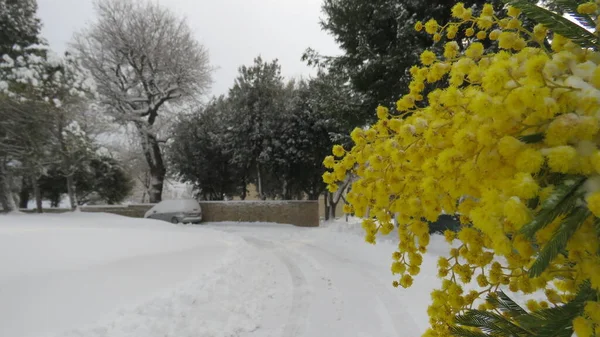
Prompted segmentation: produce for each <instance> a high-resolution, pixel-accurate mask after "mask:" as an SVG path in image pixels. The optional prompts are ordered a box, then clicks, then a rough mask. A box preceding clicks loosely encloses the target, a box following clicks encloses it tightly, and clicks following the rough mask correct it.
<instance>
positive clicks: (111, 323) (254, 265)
mask: <svg viewBox="0 0 600 337" xmlns="http://www.w3.org/2000/svg"><path fill="white" fill-rule="evenodd" d="M0 265H2V268H1V269H0V317H2V324H0V336H20V337H29V336H31V337H33V336H36V337H37V336H147V337H152V336H157V337H158V336H160V337H163V336H178V337H184V336H192V335H194V336H204V335H206V336H209V335H210V336H220V335H223V336H225V335H227V336H232V335H237V334H238V333H239V332H242V331H250V330H252V329H255V328H256V325H257V324H258V323H257V322H259V317H257V315H260V310H256V307H257V306H258V305H259V303H260V301H263V300H264V298H265V297H266V296H267V295H266V293H267V292H268V291H269V290H268V289H266V284H267V283H265V282H264V280H262V279H261V277H262V276H261V275H262V274H260V273H254V274H253V273H252V271H253V270H267V269H268V268H269V265H268V263H267V262H265V261H264V260H263V259H261V258H259V257H257V254H256V251H255V249H254V248H252V247H250V246H248V244H247V243H246V242H245V241H244V240H242V239H241V238H239V237H238V236H235V235H231V234H226V233H223V232H220V231H216V230H212V229H208V228H204V227H199V226H176V225H172V224H169V223H166V222H161V221H154V220H146V219H132V218H125V217H120V216H117V215H111V214H103V213H68V214H44V215H5V216H0Z"/></svg>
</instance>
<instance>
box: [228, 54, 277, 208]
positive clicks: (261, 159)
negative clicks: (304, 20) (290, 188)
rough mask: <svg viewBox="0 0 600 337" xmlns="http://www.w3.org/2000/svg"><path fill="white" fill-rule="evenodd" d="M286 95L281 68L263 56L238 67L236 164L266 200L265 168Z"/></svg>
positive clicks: (233, 96) (233, 135)
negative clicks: (272, 136) (250, 63)
mask: <svg viewBox="0 0 600 337" xmlns="http://www.w3.org/2000/svg"><path fill="white" fill-rule="evenodd" d="M283 92H284V84H283V77H282V76H281V66H280V65H279V63H278V62H277V60H274V61H272V62H265V61H263V60H262V58H261V57H257V58H256V59H255V60H254V64H253V65H252V66H249V67H247V66H242V67H240V68H239V76H238V77H237V78H236V80H235V83H234V85H233V87H232V88H231V89H230V90H229V101H230V104H231V114H230V116H229V117H230V119H229V121H228V125H229V126H230V127H231V130H230V132H228V140H229V141H230V142H231V146H232V148H233V163H234V164H235V165H239V166H240V167H242V169H243V171H244V172H245V177H247V179H248V180H247V181H246V182H248V183H250V182H252V183H254V184H255V185H256V186H257V188H258V193H259V196H260V197H261V198H262V199H264V198H266V194H265V191H264V190H263V184H264V183H265V179H264V178H265V177H264V176H263V175H264V174H265V172H264V171H265V168H264V165H265V164H266V163H268V162H269V158H268V156H267V155H268V151H267V143H268V140H269V138H270V137H271V135H272V134H273V132H275V131H276V127H275V125H274V123H277V122H278V120H277V118H276V117H277V115H278V114H280V113H281V111H282V100H281V98H282V97H283Z"/></svg>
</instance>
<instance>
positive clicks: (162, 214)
mask: <svg viewBox="0 0 600 337" xmlns="http://www.w3.org/2000/svg"><path fill="white" fill-rule="evenodd" d="M144 218H148V219H157V220H164V221H169V222H171V223H174V224H178V223H184V224H186V223H192V224H198V223H200V222H201V221H202V208H200V204H198V202H197V201H196V200H194V199H178V200H163V201H161V202H159V203H158V204H156V205H154V207H152V208H150V209H149V210H148V212H146V214H145V215H144Z"/></svg>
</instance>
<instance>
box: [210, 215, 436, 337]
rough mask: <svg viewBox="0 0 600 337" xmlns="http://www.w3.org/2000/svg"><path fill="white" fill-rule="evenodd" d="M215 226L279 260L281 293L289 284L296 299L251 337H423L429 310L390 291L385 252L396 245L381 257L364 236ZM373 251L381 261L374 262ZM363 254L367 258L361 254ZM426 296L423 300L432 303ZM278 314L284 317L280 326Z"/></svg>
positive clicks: (271, 311)
mask: <svg viewBox="0 0 600 337" xmlns="http://www.w3.org/2000/svg"><path fill="white" fill-rule="evenodd" d="M211 227H212V228H218V229H219V230H221V231H225V232H229V233H235V234H238V235H240V236H241V237H242V238H244V240H245V241H246V242H248V243H250V244H251V245H253V246H255V247H257V248H259V249H260V250H262V251H263V253H264V254H266V255H267V256H268V257H270V258H271V259H273V260H275V261H276V262H275V263H276V264H277V265H278V266H277V268H276V270H277V271H278V272H277V274H276V275H277V277H279V278H281V280H282V281H281V282H279V284H283V285H284V286H283V287H285V286H286V279H291V284H292V289H291V291H288V292H289V293H291V297H292V299H291V300H288V302H287V304H286V305H284V306H281V305H280V306H279V307H274V308H266V310H265V315H263V321H262V322H261V328H260V329H257V330H256V331H254V332H253V333H252V334H250V335H249V336H284V337H292V336H331V335H341V336H419V335H420V334H421V333H422V331H423V329H424V328H425V326H423V324H419V323H417V320H420V321H422V318H423V312H414V311H413V310H411V307H412V304H411V303H406V302H404V301H405V300H406V298H403V294H402V292H401V291H399V290H396V289H394V288H393V287H392V286H391V282H392V280H393V277H391V275H390V273H389V263H390V260H389V258H390V254H391V252H390V254H385V253H384V251H387V250H389V249H390V245H385V244H383V245H382V247H377V248H383V249H379V252H377V250H375V248H376V247H372V246H369V245H367V244H365V243H364V241H362V239H361V238H360V237H359V236H354V235H348V234H343V235H345V236H347V237H346V238H345V239H346V241H345V242H342V241H341V240H339V239H340V237H337V238H336V235H335V233H332V232H331V231H328V230H327V229H324V228H320V229H302V228H296V227H287V226H283V227H282V226H280V225H267V224H215V225H213V226H211ZM332 234H334V235H332ZM336 239H337V240H338V241H337V243H336ZM350 242H352V244H351V245H348V243H350ZM354 245H357V246H354ZM368 250H371V254H372V253H375V254H374V255H378V257H379V259H377V258H375V259H371V257H373V255H370V254H368ZM361 252H367V254H366V255H362V256H361ZM377 253H379V254H377ZM382 253H383V254H382ZM369 255H370V256H369ZM288 283H289V282H288ZM428 294H429V292H427V293H421V296H417V297H420V300H421V301H423V300H427V298H428ZM423 304H424V303H423ZM421 309H424V306H422V307H421ZM275 316H279V317H280V319H277V320H274V319H273V317H275Z"/></svg>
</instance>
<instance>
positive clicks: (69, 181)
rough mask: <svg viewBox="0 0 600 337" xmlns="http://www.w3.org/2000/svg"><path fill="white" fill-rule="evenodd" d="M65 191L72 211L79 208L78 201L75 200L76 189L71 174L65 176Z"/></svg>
mask: <svg viewBox="0 0 600 337" xmlns="http://www.w3.org/2000/svg"><path fill="white" fill-rule="evenodd" d="M67 192H68V193H69V202H70V203H71V209H72V210H74V211H75V210H77V209H79V203H78V202H77V191H76V190H75V179H73V175H72V174H69V175H68V176H67Z"/></svg>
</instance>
